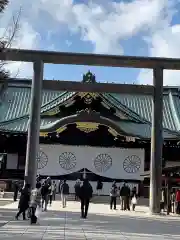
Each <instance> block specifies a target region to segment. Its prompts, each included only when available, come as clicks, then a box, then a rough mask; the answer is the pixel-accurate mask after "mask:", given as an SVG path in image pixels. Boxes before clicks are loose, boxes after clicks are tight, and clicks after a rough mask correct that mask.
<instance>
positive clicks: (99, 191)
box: [96, 180, 103, 196]
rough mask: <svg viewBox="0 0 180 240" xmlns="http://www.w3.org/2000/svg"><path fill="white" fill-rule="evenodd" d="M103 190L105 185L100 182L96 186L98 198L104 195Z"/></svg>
mask: <svg viewBox="0 0 180 240" xmlns="http://www.w3.org/2000/svg"><path fill="white" fill-rule="evenodd" d="M102 189H103V183H102V182H101V180H98V181H97V186H96V190H97V195H98V196H100V195H101V194H102Z"/></svg>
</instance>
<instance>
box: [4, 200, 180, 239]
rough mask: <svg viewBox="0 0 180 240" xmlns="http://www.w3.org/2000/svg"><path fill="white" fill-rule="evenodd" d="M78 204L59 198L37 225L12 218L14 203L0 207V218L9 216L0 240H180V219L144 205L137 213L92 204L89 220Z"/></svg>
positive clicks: (138, 208)
mask: <svg viewBox="0 0 180 240" xmlns="http://www.w3.org/2000/svg"><path fill="white" fill-rule="evenodd" d="M79 208H80V204H79V203H77V202H68V206H67V208H66V209H62V208H61V204H60V202H59V201H56V202H54V203H53V205H52V207H49V211H48V212H46V213H45V212H44V213H42V214H41V216H40V220H39V225H35V226H31V225H29V221H22V220H19V221H15V220H14V215H15V211H16V209H17V203H12V204H8V205H6V206H1V207H0V219H1V217H3V216H4V215H3V214H4V213H5V212H6V213H7V212H8V213H9V214H10V215H8V216H11V217H12V218H9V219H7V221H6V224H3V225H2V226H1V227H0V239H13V240H21V239H24V240H30V239H37V240H38V239H46V240H48V239H49V240H50V239H51V240H52V239H55V240H59V239H67V240H68V239H72V240H75V239H79V240H81V239H88V240H90V239H93V240H100V239H107V240H117V239H118V240H121V239H126V240H130V239H131V240H150V239H156V240H162V239H163V240H175V239H180V227H179V225H180V219H179V217H172V216H156V217H155V216H150V215H149V214H148V209H147V207H142V206H141V207H137V210H136V212H122V211H120V210H116V211H115V210H110V209H109V206H108V205H104V204H91V205H90V209H89V215H88V219H80V211H79Z"/></svg>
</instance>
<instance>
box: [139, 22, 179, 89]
mask: <svg viewBox="0 0 180 240" xmlns="http://www.w3.org/2000/svg"><path fill="white" fill-rule="evenodd" d="M179 43H180V24H177V25H174V26H169V27H167V28H165V29H164V30H162V31H159V32H156V33H154V34H153V35H152V37H151V39H149V44H150V45H151V46H150V47H149V55H150V56H153V57H169V58H180V47H179ZM138 81H139V82H140V83H142V84H144V83H145V84H152V82H153V78H152V71H149V70H142V71H141V72H140V74H139V76H138ZM164 85H180V71H173V70H165V71H164Z"/></svg>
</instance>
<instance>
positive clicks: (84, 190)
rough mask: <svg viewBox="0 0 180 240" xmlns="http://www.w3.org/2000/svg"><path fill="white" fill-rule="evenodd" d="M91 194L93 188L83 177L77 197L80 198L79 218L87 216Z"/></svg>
mask: <svg viewBox="0 0 180 240" xmlns="http://www.w3.org/2000/svg"><path fill="white" fill-rule="evenodd" d="M92 195H93V189H92V186H91V184H90V182H89V181H88V179H84V181H83V184H82V186H81V187H80V190H79V199H80V200H81V218H87V214H88V209H89V202H90V199H91V198H92Z"/></svg>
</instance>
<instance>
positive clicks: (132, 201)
mask: <svg viewBox="0 0 180 240" xmlns="http://www.w3.org/2000/svg"><path fill="white" fill-rule="evenodd" d="M131 203H132V204H134V205H136V204H137V199H136V197H133V198H132V200H131Z"/></svg>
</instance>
